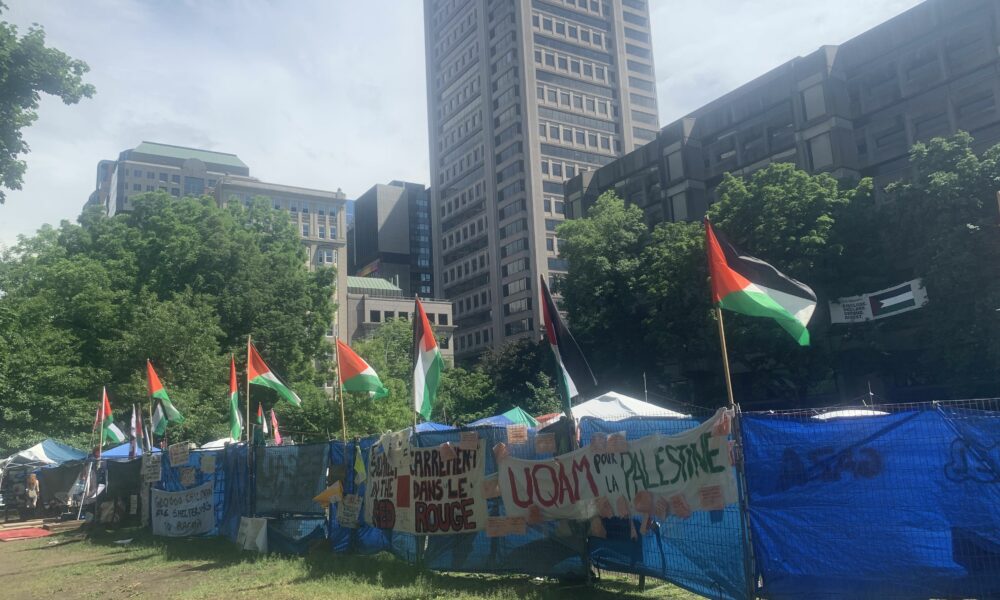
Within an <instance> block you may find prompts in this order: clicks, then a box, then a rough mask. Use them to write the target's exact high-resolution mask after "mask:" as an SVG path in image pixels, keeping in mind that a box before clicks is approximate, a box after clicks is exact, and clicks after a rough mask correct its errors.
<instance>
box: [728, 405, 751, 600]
mask: <svg viewBox="0 0 1000 600" xmlns="http://www.w3.org/2000/svg"><path fill="white" fill-rule="evenodd" d="M733 410H734V414H733V441H734V449H733V455H734V456H733V460H734V462H735V463H736V473H737V476H738V478H737V484H738V486H737V487H738V492H739V500H740V521H741V522H742V527H741V528H740V529H741V531H740V534H741V535H740V541H741V543H742V544H743V573H744V578H745V579H746V586H747V589H746V597H747V598H749V599H753V598H756V597H757V568H756V564H755V562H754V554H753V543H752V539H751V535H750V492H749V489H748V487H747V479H746V478H747V473H746V460H745V458H746V457H745V453H744V448H743V432H742V426H743V411H742V410H741V408H740V405H739V404H738V403H737V404H736V405H735V406H734V408H733Z"/></svg>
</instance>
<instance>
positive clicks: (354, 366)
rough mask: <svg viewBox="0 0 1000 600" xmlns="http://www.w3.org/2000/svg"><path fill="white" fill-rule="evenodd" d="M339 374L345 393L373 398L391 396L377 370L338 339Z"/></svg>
mask: <svg viewBox="0 0 1000 600" xmlns="http://www.w3.org/2000/svg"><path fill="white" fill-rule="evenodd" d="M337 372H338V373H339V374H340V386H341V389H343V390H344V391H345V392H368V394H369V395H371V397H372V398H385V397H386V396H388V395H389V390H387V389H386V388H385V386H384V385H382V380H381V379H379V378H378V373H376V372H375V369H373V368H372V367H371V365H369V364H368V363H367V362H365V359H363V358H361V357H360V356H358V354H357V353H356V352H355V351H354V350H351V347H350V346H348V345H347V344H345V343H344V342H342V341H340V339H337Z"/></svg>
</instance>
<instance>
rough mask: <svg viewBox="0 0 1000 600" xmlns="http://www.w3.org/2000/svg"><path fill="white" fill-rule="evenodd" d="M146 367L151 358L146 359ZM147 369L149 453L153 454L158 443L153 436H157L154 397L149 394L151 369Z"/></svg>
mask: <svg viewBox="0 0 1000 600" xmlns="http://www.w3.org/2000/svg"><path fill="white" fill-rule="evenodd" d="M146 365H149V357H146ZM146 369H147V371H146V399H147V400H148V401H149V435H150V438H149V451H150V452H152V451H153V444H155V443H156V438H155V437H153V436H154V435H156V434H155V433H154V432H153V395H152V394H150V393H149V371H148V369H149V367H148V366H147V367H146Z"/></svg>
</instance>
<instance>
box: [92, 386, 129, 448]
mask: <svg viewBox="0 0 1000 600" xmlns="http://www.w3.org/2000/svg"><path fill="white" fill-rule="evenodd" d="M98 423H99V424H100V427H101V446H103V445H105V444H107V443H108V442H109V441H111V442H114V443H116V444H121V443H122V442H124V441H125V440H126V439H128V438H126V437H125V434H124V433H122V430H121V429H118V426H117V425H115V422H114V419H113V418H112V416H111V401H109V400H108V388H106V387H105V388H104V389H103V390H102V392H101V407H100V409H98Z"/></svg>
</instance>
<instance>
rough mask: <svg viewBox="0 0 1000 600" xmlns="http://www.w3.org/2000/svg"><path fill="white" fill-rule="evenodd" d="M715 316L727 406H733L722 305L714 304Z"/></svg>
mask: <svg viewBox="0 0 1000 600" xmlns="http://www.w3.org/2000/svg"><path fill="white" fill-rule="evenodd" d="M715 316H716V318H717V321H718V322H719V341H720V342H722V345H721V348H722V366H723V369H724V370H725V374H726V394H727V397H728V398H729V408H733V407H734V406H735V404H736V403H735V402H734V400H733V381H732V378H731V376H730V374H729V352H728V350H726V327H725V325H723V323H722V307H721V306H716V307H715Z"/></svg>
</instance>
